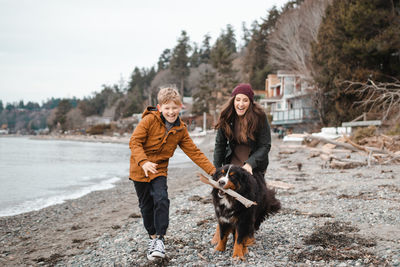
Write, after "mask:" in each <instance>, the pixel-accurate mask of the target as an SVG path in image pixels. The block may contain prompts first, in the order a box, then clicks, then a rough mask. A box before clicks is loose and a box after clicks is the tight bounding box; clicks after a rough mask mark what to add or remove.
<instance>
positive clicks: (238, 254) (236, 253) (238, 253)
mask: <svg viewBox="0 0 400 267" xmlns="http://www.w3.org/2000/svg"><path fill="white" fill-rule="evenodd" d="M238 237H239V234H238V231H236V233H235V244H234V245H233V255H232V257H233V258H235V259H236V258H237V259H240V260H244V255H245V254H246V253H247V248H246V246H245V245H244V240H241V241H239V240H238Z"/></svg>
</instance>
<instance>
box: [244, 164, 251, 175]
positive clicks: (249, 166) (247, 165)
mask: <svg viewBox="0 0 400 267" xmlns="http://www.w3.org/2000/svg"><path fill="white" fill-rule="evenodd" d="M242 168H243V169H245V170H246V171H248V172H249V173H251V175H253V168H252V167H251V165H250V164H248V163H246V164H244V165H243V166H242Z"/></svg>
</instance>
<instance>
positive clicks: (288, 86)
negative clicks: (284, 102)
mask: <svg viewBox="0 0 400 267" xmlns="http://www.w3.org/2000/svg"><path fill="white" fill-rule="evenodd" d="M294 81H295V80H294V77H285V88H284V94H285V95H293V94H294V88H295V85H294Z"/></svg>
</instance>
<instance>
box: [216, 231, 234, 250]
mask: <svg viewBox="0 0 400 267" xmlns="http://www.w3.org/2000/svg"><path fill="white" fill-rule="evenodd" d="M219 229H220V230H219V232H220V233H219V240H218V244H217V246H216V247H215V250H216V251H225V249H226V242H227V241H228V236H229V234H230V233H231V232H232V229H231V228H230V227H229V226H228V225H219Z"/></svg>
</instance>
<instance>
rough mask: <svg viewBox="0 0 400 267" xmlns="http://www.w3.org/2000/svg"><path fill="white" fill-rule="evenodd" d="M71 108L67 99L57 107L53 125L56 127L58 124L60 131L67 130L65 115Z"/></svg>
mask: <svg viewBox="0 0 400 267" xmlns="http://www.w3.org/2000/svg"><path fill="white" fill-rule="evenodd" d="M71 108H72V105H71V103H70V101H69V100H68V99H63V100H61V101H60V103H59V104H58V107H57V111H56V117H55V119H54V122H53V125H54V126H57V125H58V124H60V126H61V130H63V131H65V130H67V128H66V122H67V113H68V111H70V110H71Z"/></svg>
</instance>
